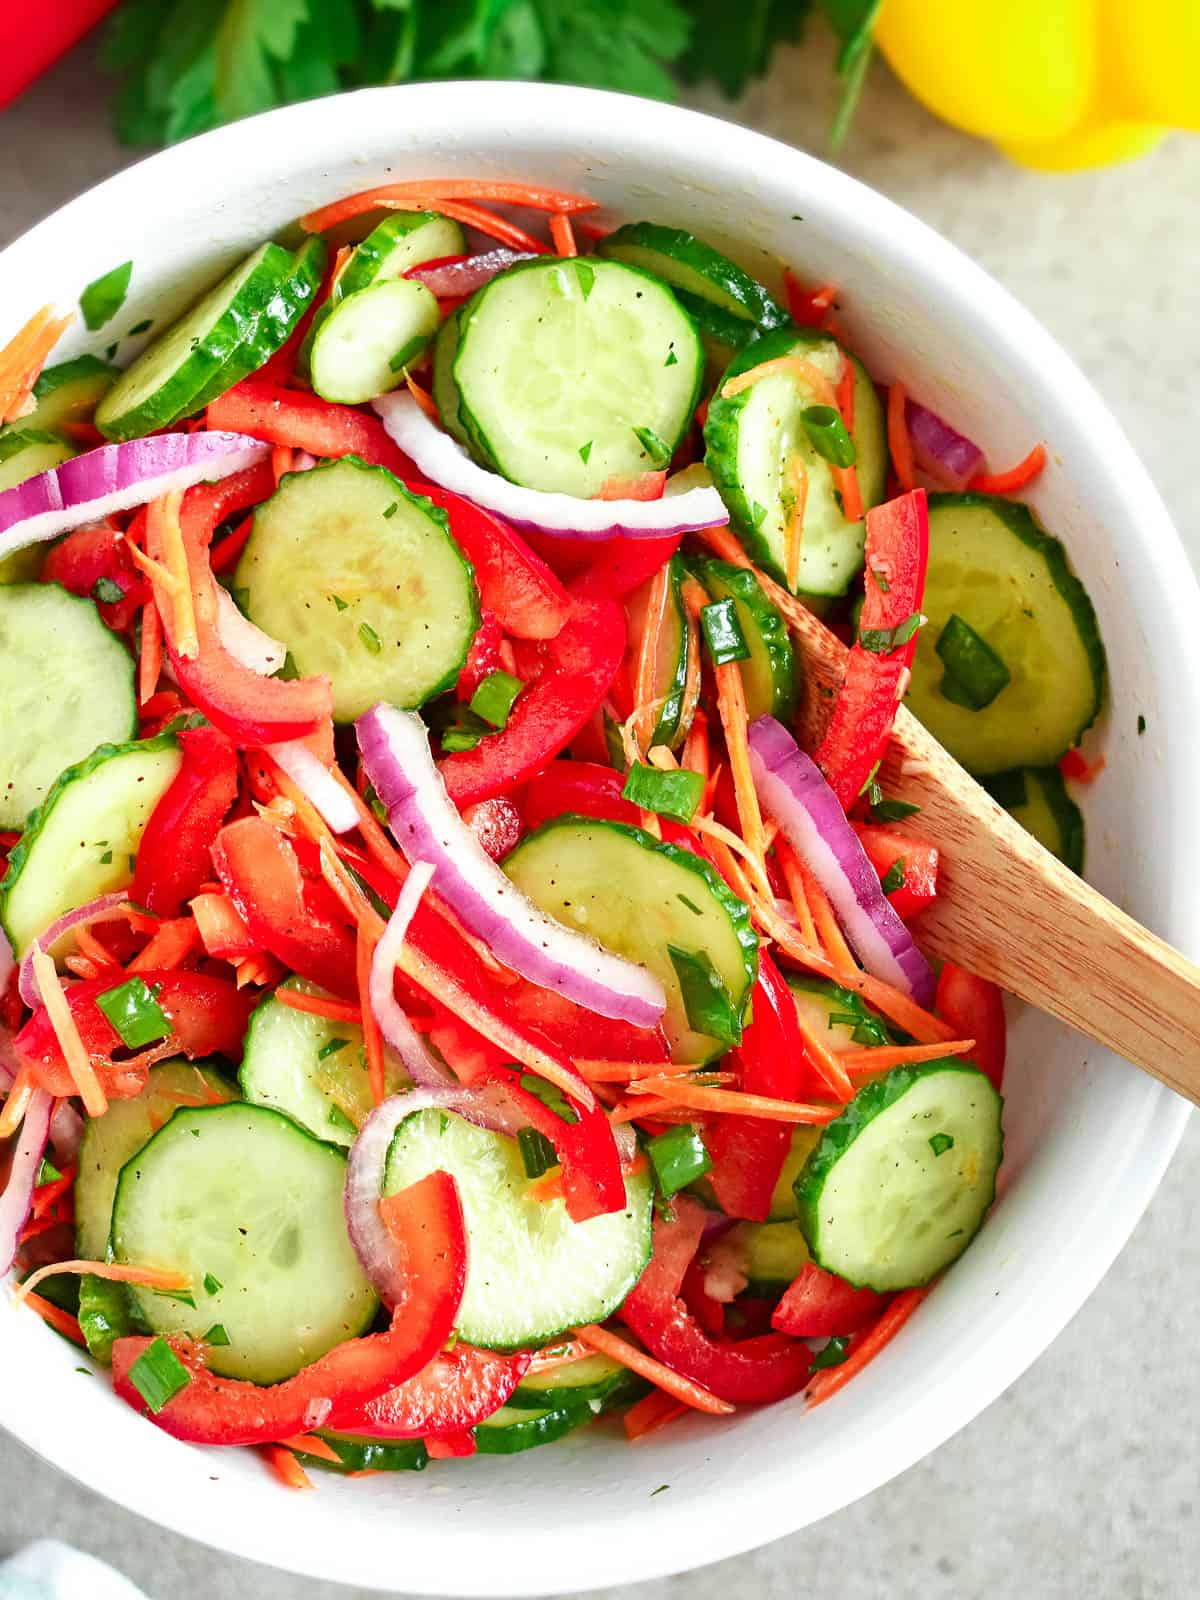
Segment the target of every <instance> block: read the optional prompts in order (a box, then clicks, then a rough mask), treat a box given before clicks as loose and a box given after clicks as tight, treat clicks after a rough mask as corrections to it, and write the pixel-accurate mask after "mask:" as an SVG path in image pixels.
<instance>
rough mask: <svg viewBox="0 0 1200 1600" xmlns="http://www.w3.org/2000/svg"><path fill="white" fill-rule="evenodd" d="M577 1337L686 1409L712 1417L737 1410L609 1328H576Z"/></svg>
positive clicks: (593, 1324) (592, 1323) (591, 1324)
mask: <svg viewBox="0 0 1200 1600" xmlns="http://www.w3.org/2000/svg"><path fill="white" fill-rule="evenodd" d="M575 1337H576V1338H577V1339H578V1340H580V1342H581V1343H583V1344H586V1345H590V1346H591V1348H592V1349H593V1350H599V1351H600V1353H601V1355H605V1356H609V1357H611V1358H612V1360H613V1361H619V1362H620V1363H621V1365H622V1366H623V1367H628V1368H629V1370H630V1371H631V1372H636V1373H638V1374H639V1376H640V1377H643V1378H646V1379H648V1380H649V1381H650V1382H651V1383H652V1384H654V1385H655V1386H656V1387H657V1388H659V1389H663V1390H665V1391H666V1393H667V1394H669V1395H673V1396H674V1397H675V1399H676V1400H681V1401H682V1402H683V1404H684V1405H686V1406H692V1407H693V1408H694V1409H695V1410H696V1411H707V1412H708V1413H709V1415H710V1416H714V1417H725V1416H728V1415H729V1413H730V1412H731V1411H732V1410H733V1409H734V1408H733V1406H731V1405H730V1403H729V1401H728V1400H718V1399H717V1397H716V1395H715V1394H713V1393H712V1391H711V1390H709V1389H706V1388H705V1387H704V1386H703V1384H699V1383H694V1382H693V1381H692V1379H691V1378H685V1377H683V1375H682V1374H681V1373H678V1372H672V1370H671V1368H670V1367H666V1366H664V1365H663V1363H662V1362H661V1361H656V1360H655V1359H654V1357H653V1356H649V1355H647V1354H646V1352H645V1351H644V1350H639V1349H638V1348H637V1346H636V1345H632V1344H630V1343H629V1341H628V1340H627V1339H622V1338H620V1337H619V1336H618V1335H617V1334H615V1333H610V1332H609V1331H608V1329H607V1328H600V1327H597V1325H596V1324H595V1323H594V1322H591V1323H588V1325H587V1326H586V1327H584V1328H576V1330H575Z"/></svg>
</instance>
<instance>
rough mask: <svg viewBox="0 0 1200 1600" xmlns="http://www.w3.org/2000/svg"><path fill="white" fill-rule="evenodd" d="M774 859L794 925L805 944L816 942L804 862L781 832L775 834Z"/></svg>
mask: <svg viewBox="0 0 1200 1600" xmlns="http://www.w3.org/2000/svg"><path fill="white" fill-rule="evenodd" d="M775 859H776V861H778V863H779V869H780V871H781V872H782V873H783V881H784V882H785V883H786V884H787V888H788V895H789V897H790V898H791V902H792V909H793V910H794V911H795V913H796V926H797V928H798V929H799V932H800V937H801V938H802V939H803V940H804V942H805V944H809V945H815V944H817V943H818V939H817V927H816V923H815V922H814V921H813V914H812V907H811V906H810V905H809V903H808V885H807V881H806V879H807V875H806V873H805V871H804V864H803V862H802V861H801V860H800V858H799V856H798V855H797V854H796V852H795V851H794V850H793V849H792V847H791V845H790V844H789V843H788V841H787V839H786V838H784V837H783V835H782V834H777V835H776V836H775Z"/></svg>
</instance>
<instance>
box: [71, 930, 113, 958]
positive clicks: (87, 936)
mask: <svg viewBox="0 0 1200 1600" xmlns="http://www.w3.org/2000/svg"><path fill="white" fill-rule="evenodd" d="M72 931H73V932H74V934H75V948H76V950H78V951H79V954H80V955H81V956H85V957H86V958H87V960H89V961H90V962H92V963H93V965H95V966H97V967H100V968H102V969H103V968H105V967H119V966H120V962H119V961H118V960H117V958H116V956H114V955H113V953H112V951H111V950H107V949H105V947H104V946H103V945H102V944H101V943H100V941H99V939H97V937H96V935H95V934H94V933H93V932H92V930H91V929H90V928H89V927H86V926H84V925H82V924H79V925H77V926H76V927H75V928H74V929H73V930H72Z"/></svg>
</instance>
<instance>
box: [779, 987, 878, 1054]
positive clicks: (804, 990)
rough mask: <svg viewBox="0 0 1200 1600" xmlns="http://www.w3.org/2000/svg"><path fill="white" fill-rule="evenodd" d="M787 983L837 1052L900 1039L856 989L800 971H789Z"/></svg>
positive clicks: (815, 1027)
mask: <svg viewBox="0 0 1200 1600" xmlns="http://www.w3.org/2000/svg"><path fill="white" fill-rule="evenodd" d="M787 984H788V988H789V989H790V990H791V991H792V999H793V1000H794V1001H795V1002H796V1009H797V1011H799V1012H800V1014H801V1016H802V1017H803V1018H804V1020H805V1022H807V1024H808V1025H809V1027H811V1028H812V1029H813V1031H814V1032H815V1033H819V1034H820V1036H821V1038H822V1039H824V1041H825V1043H826V1044H827V1045H828V1046H829V1048H830V1049H831V1050H832V1051H833V1053H834V1054H835V1055H842V1054H843V1053H844V1052H845V1051H847V1050H866V1049H869V1048H870V1047H871V1046H872V1045H880V1044H894V1043H895V1042H896V1039H895V1037H894V1036H893V1034H892V1032H891V1030H890V1029H889V1028H888V1026H887V1024H886V1023H885V1022H884V1020H883V1018H882V1017H880V1016H879V1015H878V1014H877V1013H876V1012H874V1011H872V1010H871V1008H870V1006H868V1005H867V1003H866V1001H865V1000H864V999H863V997H862V996H861V995H860V994H856V993H855V992H854V990H853V989H843V988H842V986H841V984H839V983H831V982H830V981H829V980H828V979H827V978H812V977H807V976H801V974H800V973H797V972H789V973H788V976H787Z"/></svg>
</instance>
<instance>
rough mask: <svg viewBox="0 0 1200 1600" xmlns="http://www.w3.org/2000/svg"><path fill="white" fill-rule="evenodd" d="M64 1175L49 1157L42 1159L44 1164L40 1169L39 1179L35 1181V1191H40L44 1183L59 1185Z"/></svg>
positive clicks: (38, 1172)
mask: <svg viewBox="0 0 1200 1600" xmlns="http://www.w3.org/2000/svg"><path fill="white" fill-rule="evenodd" d="M61 1177H62V1173H61V1172H60V1171H59V1170H58V1168H57V1167H56V1166H55V1165H54V1163H53V1161H51V1160H50V1159H49V1158H48V1157H47V1156H43V1157H42V1164H41V1166H40V1167H39V1168H38V1171H37V1177H36V1178H35V1179H34V1180H33V1186H34V1188H35V1189H40V1188H41V1186H42V1185H43V1184H44V1183H57V1182H58V1180H59V1179H60V1178H61Z"/></svg>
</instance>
